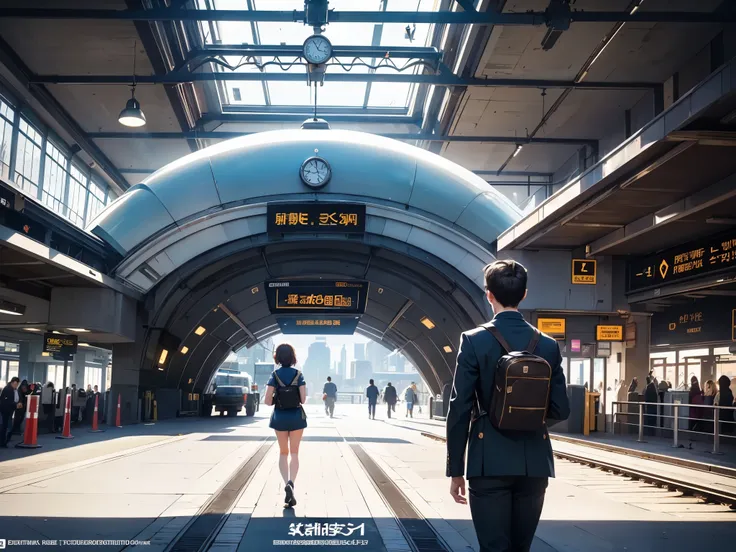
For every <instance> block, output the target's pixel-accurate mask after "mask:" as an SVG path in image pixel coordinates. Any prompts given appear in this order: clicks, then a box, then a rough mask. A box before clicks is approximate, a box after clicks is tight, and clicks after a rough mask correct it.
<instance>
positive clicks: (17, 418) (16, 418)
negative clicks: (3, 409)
mask: <svg viewBox="0 0 736 552" xmlns="http://www.w3.org/2000/svg"><path fill="white" fill-rule="evenodd" d="M25 418H26V409H25V408H23V409H22V410H16V411H15V414H13V435H20V434H21V431H20V426H21V425H22V424H23V420H25Z"/></svg>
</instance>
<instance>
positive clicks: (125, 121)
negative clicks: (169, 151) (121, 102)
mask: <svg viewBox="0 0 736 552" xmlns="http://www.w3.org/2000/svg"><path fill="white" fill-rule="evenodd" d="M137 46H138V43H137V42H134V43H133V86H131V87H130V92H131V95H130V99H129V100H128V101H127V103H126V104H125V108H124V109H123V110H122V111H121V112H120V115H118V122H119V123H120V124H121V125H123V126H127V127H142V126H143V125H145V124H146V116H145V115H144V114H143V111H142V110H141V104H140V103H139V102H138V100H136V99H135V58H136V48H137Z"/></svg>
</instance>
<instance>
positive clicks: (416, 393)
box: [411, 382, 422, 414]
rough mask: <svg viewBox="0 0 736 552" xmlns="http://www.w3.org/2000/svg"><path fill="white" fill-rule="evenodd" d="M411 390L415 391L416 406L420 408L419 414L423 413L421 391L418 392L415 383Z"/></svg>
mask: <svg viewBox="0 0 736 552" xmlns="http://www.w3.org/2000/svg"><path fill="white" fill-rule="evenodd" d="M411 388H412V389H413V390H414V398H415V400H416V402H415V404H416V405H417V406H418V407H419V413H420V414H421V413H422V401H421V400H419V391H418V390H417V384H416V383H414V382H411Z"/></svg>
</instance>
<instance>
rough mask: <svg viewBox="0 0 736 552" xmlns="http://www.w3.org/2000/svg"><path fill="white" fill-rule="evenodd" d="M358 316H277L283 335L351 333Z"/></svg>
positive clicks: (353, 331)
mask: <svg viewBox="0 0 736 552" xmlns="http://www.w3.org/2000/svg"><path fill="white" fill-rule="evenodd" d="M359 320H360V317H359V316H326V317H325V316H308V315H304V316H278V317H276V321H277V322H278V324H279V327H280V328H281V333H282V334H284V335H304V334H311V335H353V334H354V333H355V328H357V327H358V321H359Z"/></svg>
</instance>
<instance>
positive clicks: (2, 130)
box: [0, 99, 15, 178]
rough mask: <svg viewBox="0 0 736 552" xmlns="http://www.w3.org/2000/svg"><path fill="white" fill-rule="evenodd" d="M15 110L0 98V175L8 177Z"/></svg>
mask: <svg viewBox="0 0 736 552" xmlns="http://www.w3.org/2000/svg"><path fill="white" fill-rule="evenodd" d="M14 117H15V112H14V111H13V109H12V108H11V107H10V104H7V103H5V102H4V101H3V100H2V99H0V175H1V176H2V177H3V178H10V149H11V141H12V138H13V118H14Z"/></svg>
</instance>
